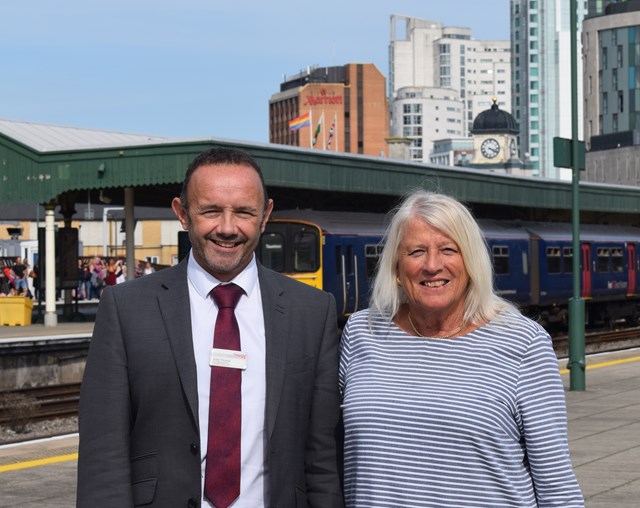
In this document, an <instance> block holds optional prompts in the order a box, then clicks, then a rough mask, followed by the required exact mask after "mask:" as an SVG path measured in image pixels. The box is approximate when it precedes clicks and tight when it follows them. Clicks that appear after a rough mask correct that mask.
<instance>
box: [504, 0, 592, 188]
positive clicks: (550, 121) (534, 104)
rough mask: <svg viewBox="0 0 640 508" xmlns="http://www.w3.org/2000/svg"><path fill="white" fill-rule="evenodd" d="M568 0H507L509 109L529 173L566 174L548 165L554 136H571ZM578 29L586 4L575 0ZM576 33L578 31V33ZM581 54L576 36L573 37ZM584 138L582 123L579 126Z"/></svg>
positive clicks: (565, 176)
mask: <svg viewBox="0 0 640 508" xmlns="http://www.w3.org/2000/svg"><path fill="white" fill-rule="evenodd" d="M569 7H570V2H569V0H511V48H512V60H511V72H512V82H513V95H512V106H511V111H512V112H513V114H514V115H515V118H516V121H517V122H518V125H519V126H520V135H519V146H520V150H521V151H520V158H521V159H522V160H523V161H524V162H525V164H527V166H529V165H530V166H531V167H532V168H533V174H534V176H541V177H545V178H552V179H570V178H571V170H570V169H566V168H556V167H554V165H553V138H554V137H556V136H559V137H563V138H571V132H572V131H571V118H572V113H571V25H570V14H571V13H570V9H569ZM577 8H578V10H577V19H578V34H579V33H580V30H579V28H580V25H581V23H582V19H583V18H584V16H585V14H586V8H587V3H586V2H584V1H579V2H577ZM578 37H579V35H578ZM578 55H580V41H578ZM577 65H578V81H579V83H578V84H577V90H578V107H579V111H578V118H582V114H583V113H582V111H583V102H582V82H581V81H582V78H581V77H582V61H581V59H580V58H578V62H577ZM578 132H579V134H578V137H579V138H580V139H583V135H582V132H583V126H582V124H580V125H579V126H578Z"/></svg>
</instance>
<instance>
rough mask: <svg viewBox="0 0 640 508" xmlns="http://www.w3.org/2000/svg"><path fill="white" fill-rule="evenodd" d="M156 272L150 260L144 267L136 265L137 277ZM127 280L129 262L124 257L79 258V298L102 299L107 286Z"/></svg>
mask: <svg viewBox="0 0 640 508" xmlns="http://www.w3.org/2000/svg"><path fill="white" fill-rule="evenodd" d="M153 272H155V268H154V267H153V265H152V264H151V262H150V261H146V262H145V264H144V268H142V267H141V265H137V266H136V270H135V277H136V278H137V277H141V276H143V275H148V274H150V273H153ZM125 280H127V263H126V261H124V260H123V259H115V258H108V259H107V261H106V262H105V260H104V259H102V258H101V257H100V256H95V257H94V258H93V259H92V260H90V261H84V260H83V259H82V258H79V259H78V288H77V292H78V299H79V300H92V299H100V295H101V294H102V291H103V290H104V288H105V287H107V286H115V285H116V284H120V283H122V282H124V281H125Z"/></svg>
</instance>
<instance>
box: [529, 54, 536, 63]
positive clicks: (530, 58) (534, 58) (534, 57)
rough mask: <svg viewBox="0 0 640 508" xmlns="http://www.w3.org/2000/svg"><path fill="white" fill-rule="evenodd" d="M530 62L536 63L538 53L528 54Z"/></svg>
mask: <svg viewBox="0 0 640 508" xmlns="http://www.w3.org/2000/svg"><path fill="white" fill-rule="evenodd" d="M529 62H530V63H538V55H529Z"/></svg>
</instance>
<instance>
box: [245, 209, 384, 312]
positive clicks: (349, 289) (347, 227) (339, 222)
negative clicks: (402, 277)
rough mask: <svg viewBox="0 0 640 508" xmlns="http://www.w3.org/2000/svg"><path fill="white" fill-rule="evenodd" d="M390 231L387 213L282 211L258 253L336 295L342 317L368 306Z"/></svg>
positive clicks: (267, 262)
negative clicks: (372, 279) (379, 259)
mask: <svg viewBox="0 0 640 508" xmlns="http://www.w3.org/2000/svg"><path fill="white" fill-rule="evenodd" d="M384 229H385V224H384V215H381V214H372V213H353V212H349V213H345V212H318V211H313V210H286V211H279V212H274V213H273V214H272V216H271V219H270V220H269V222H268V223H267V226H266V229H265V232H264V233H263V235H262V237H261V239H260V246H259V247H258V250H257V254H258V258H259V259H260V261H261V263H262V264H263V265H264V266H266V267H268V268H271V269H272V270H275V271H277V272H280V273H284V274H286V275H288V276H290V277H293V278H295V279H297V280H299V281H301V282H304V283H306V284H309V285H310V286H313V287H316V288H318V289H322V290H324V291H328V292H330V293H332V294H333V295H334V296H335V298H336V305H337V308H338V315H339V316H342V317H343V318H346V317H348V316H349V315H351V314H352V313H353V312H355V311H356V310H360V309H363V308H366V307H367V304H368V295H369V282H370V280H371V277H372V276H373V274H374V271H375V267H376V264H377V262H378V258H379V257H380V253H381V250H382V238H383V236H384Z"/></svg>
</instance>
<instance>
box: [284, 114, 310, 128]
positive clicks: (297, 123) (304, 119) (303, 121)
mask: <svg viewBox="0 0 640 508" xmlns="http://www.w3.org/2000/svg"><path fill="white" fill-rule="evenodd" d="M307 125H311V113H310V112H309V113H306V114H304V115H301V116H299V117H297V118H294V119H293V120H291V121H290V122H289V129H291V130H292V131H297V130H298V129H302V127H306V126H307Z"/></svg>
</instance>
